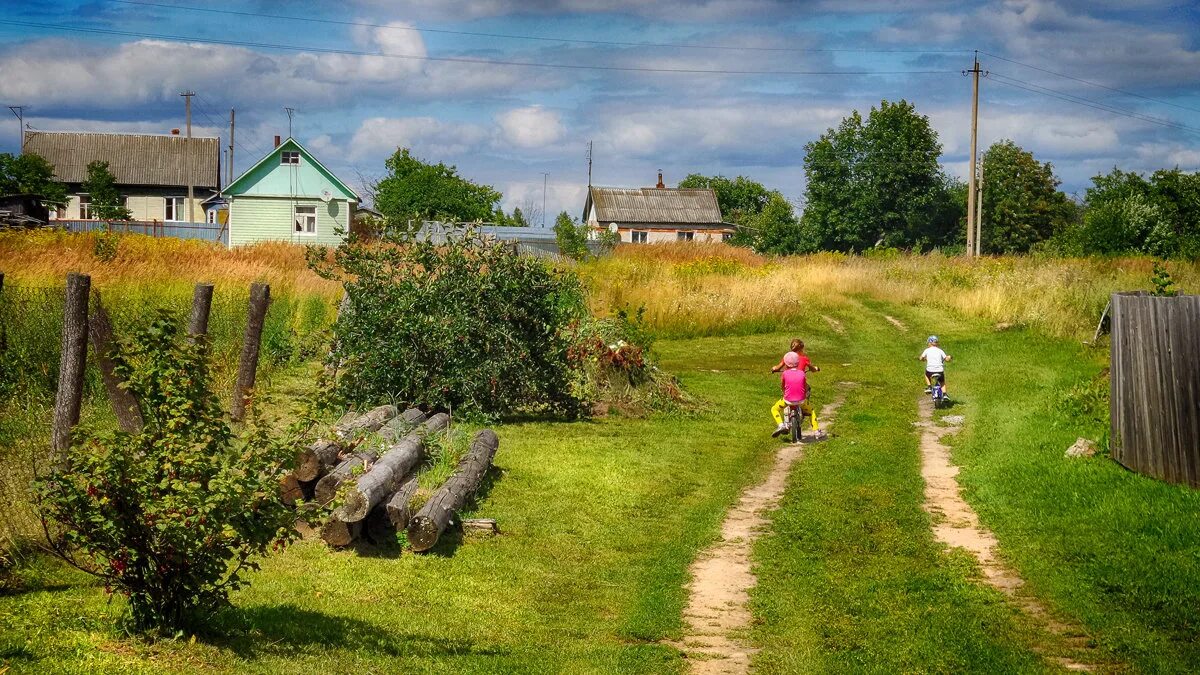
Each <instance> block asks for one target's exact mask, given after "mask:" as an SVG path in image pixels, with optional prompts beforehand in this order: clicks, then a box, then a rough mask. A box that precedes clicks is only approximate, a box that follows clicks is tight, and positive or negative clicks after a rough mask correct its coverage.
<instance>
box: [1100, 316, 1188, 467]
mask: <svg viewBox="0 0 1200 675" xmlns="http://www.w3.org/2000/svg"><path fill="white" fill-rule="evenodd" d="M1111 349H1112V363H1111V390H1110V396H1109V405H1110V413H1111V420H1112V422H1111V423H1112V456H1113V459H1115V460H1117V461H1118V462H1120V463H1121V464H1122V465H1124V466H1125V467H1127V468H1129V469H1132V470H1134V471H1137V472H1138V473H1142V474H1145V475H1147V476H1153V477H1155V478H1159V479H1161V480H1164V481H1167V482H1169V483H1185V484H1188V485H1191V486H1192V487H1200V296H1197V295H1185V296H1178V297H1173V298H1162V297H1153V296H1149V295H1146V294H1144V293H1142V294H1128V293H1114V294H1113V296H1112V346H1111Z"/></svg>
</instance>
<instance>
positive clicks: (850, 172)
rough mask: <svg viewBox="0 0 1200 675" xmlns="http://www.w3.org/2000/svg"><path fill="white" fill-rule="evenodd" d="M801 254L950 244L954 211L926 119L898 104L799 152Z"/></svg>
mask: <svg viewBox="0 0 1200 675" xmlns="http://www.w3.org/2000/svg"><path fill="white" fill-rule="evenodd" d="M805 150H806V155H805V158H804V171H805V175H806V176H807V178H808V185H807V188H806V193H805V196H806V202H807V205H806V207H805V210H804V216H803V219H802V225H803V232H804V241H803V248H804V249H805V250H837V251H862V250H865V249H867V248H870V247H873V246H877V245H882V246H889V247H903V248H910V247H911V248H931V247H934V246H942V245H946V244H948V243H952V242H953V241H954V238H955V230H956V229H957V228H956V223H957V222H958V218H957V216H958V208H957V205H956V202H955V200H954V199H953V198H952V195H951V192H950V186H951V183H950V181H948V180H947V178H946V177H945V175H944V174H943V173H942V170H941V167H940V165H939V164H938V158H939V156H940V155H941V151H942V148H941V144H940V143H939V142H938V138H937V133H936V132H935V131H934V130H933V127H932V126H930V124H929V118H927V117H925V116H923V115H919V114H918V113H917V112H916V109H915V108H914V107H913V106H912V104H910V103H908V102H906V101H903V100H902V101H900V102H899V103H890V102H888V101H883V102H882V103H880V105H879V107H878V108H872V109H871V112H870V114H869V115H868V116H867V119H866V120H863V118H862V116H861V115H860V114H859V113H858V112H857V111H855V112H854V113H852V114H851V115H850V116H849V117H846V118H845V119H843V120H842V123H841V124H840V125H839V126H838V127H837V128H836V129H830V130H828V131H827V132H826V133H825V134H823V135H822V136H821V137H820V138H818V139H817V140H816V141H813V142H811V143H809V144H808V145H806V146H805Z"/></svg>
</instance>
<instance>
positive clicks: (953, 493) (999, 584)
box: [917, 396, 1098, 672]
mask: <svg viewBox="0 0 1200 675" xmlns="http://www.w3.org/2000/svg"><path fill="white" fill-rule="evenodd" d="M917 408H918V411H919V415H920V421H919V422H918V423H917V426H919V427H921V428H922V433H921V477H922V478H924V479H925V504H924V508H925V511H927V512H928V513H929V515H930V518H931V520H932V525H933V534H934V536H935V537H937V540H938V541H940V542H942V543H943V544H946V545H947V546H957V547H959V548H962V549H964V550H966V551H967V552H968V553H970V554H971V555H972V556H973V557H974V558H975V560H976V562H977V563H978V564H979V569H980V570H981V571H982V572H983V581H984V582H985V583H986V584H988V585H989V586H991V587H992V588H995V589H996V590H998V591H1000V592H1001V593H1003V594H1004V595H1005V597H1006V598H1007V599H1008V600H1009V602H1011V603H1012V604H1013V605H1015V606H1016V607H1017V608H1018V609H1019V610H1020V611H1021V612H1022V613H1024V614H1025V615H1027V616H1028V617H1030V618H1031V619H1032V620H1033V622H1034V623H1035V624H1036V625H1037V626H1038V627H1039V628H1040V629H1041V630H1042V631H1044V632H1046V633H1049V634H1050V635H1052V636H1053V637H1054V638H1056V639H1058V640H1060V641H1061V642H1062V644H1063V645H1064V646H1065V647H1067V649H1068V650H1070V651H1072V652H1076V653H1079V652H1086V651H1087V650H1089V649H1090V646H1089V644H1088V639H1087V636H1086V633H1084V631H1083V629H1082V628H1081V627H1079V626H1075V625H1070V624H1067V623H1063V622H1061V621H1058V620H1057V619H1055V618H1053V617H1052V616H1051V615H1050V613H1049V612H1048V611H1046V608H1045V607H1044V606H1042V604H1041V603H1039V602H1038V601H1037V600H1036V599H1034V598H1032V597H1030V596H1029V594H1028V593H1023V592H1021V590H1022V587H1023V586H1024V583H1025V582H1024V581H1023V580H1022V579H1021V577H1020V576H1019V575H1018V574H1017V573H1016V571H1014V570H1013V569H1012V568H1010V567H1008V566H1007V565H1005V564H1004V562H1003V561H1001V560H1000V557H999V555H998V554H997V548H998V547H999V542H998V541H997V540H996V535H995V534H993V533H992V531H991V530H989V529H987V528H986V527H984V526H983V525H982V524H981V523H980V522H979V515H978V514H976V513H975V509H973V508H971V505H970V504H968V503H967V502H966V500H964V499H963V497H962V494H961V491H960V488H959V485H958V478H957V476H958V467H957V466H956V465H955V464H954V463H953V462H952V461H951V460H950V448H949V447H948V446H947V445H946V444H945V443H943V442H942V438H943V437H944V436H948V435H952V434H955V433H957V432H958V431H959V430H960V429H961V428H962V427H961V426H960V425H961V423H962V417H960V416H952V415H948V416H946V417H945V418H943V421H945V422H948V424H946V425H939V424H936V423H934V421H933V403H932V402H931V401H930V400H929V397H927V396H923V397H922V398H921V400H920V403H919V404H918V406H917ZM1034 649H1035V650H1036V651H1037V652H1038V653H1040V654H1041V655H1042V656H1043V657H1045V658H1047V659H1050V660H1052V661H1054V662H1056V663H1057V664H1058V665H1060V666H1062V667H1063V668H1065V669H1067V670H1072V671H1084V672H1092V671H1095V670H1096V669H1097V666H1095V665H1092V664H1090V663H1082V662H1079V661H1076V660H1073V659H1070V658H1067V657H1064V656H1059V655H1056V654H1051V653H1048V652H1049V650H1047V649H1045V648H1043V647H1040V646H1039V647H1035V648H1034ZM1055 651H1058V650H1055ZM1089 656H1090V654H1089ZM1092 661H1093V662H1098V660H1095V659H1093V660H1092Z"/></svg>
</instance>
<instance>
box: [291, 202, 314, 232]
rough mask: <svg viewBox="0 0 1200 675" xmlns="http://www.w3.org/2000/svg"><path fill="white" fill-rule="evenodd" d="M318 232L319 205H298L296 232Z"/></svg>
mask: <svg viewBox="0 0 1200 675" xmlns="http://www.w3.org/2000/svg"><path fill="white" fill-rule="evenodd" d="M316 233H317V207H315V206H297V207H296V234H310V235H315V234H316Z"/></svg>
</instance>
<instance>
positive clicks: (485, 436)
mask: <svg viewBox="0 0 1200 675" xmlns="http://www.w3.org/2000/svg"><path fill="white" fill-rule="evenodd" d="M499 446H500V439H499V438H497V437H496V432H494V431H492V430H491V429H484V430H483V431H480V432H479V433H477V434H475V438H473V439H472V440H471V449H470V450H469V451H468V452H467V454H466V456H465V457H463V458H462V460H461V461H459V463H458V468H457V469H455V471H454V475H453V476H451V477H450V479H449V480H447V481H446V484H445V485H443V486H442V487H441V488H440V489H439V490H438V491H437V492H435V493H434V494H433V496H432V497H430V498H429V501H428V502H426V503H425V506H423V507H421V510H420V511H418V512H417V515H415V516H413V517H412V520H410V521H409V523H408V542H409V544H411V545H412V547H413V550H414V551H427V550H429V549H431V548H433V545H434V544H436V543H437V540H438V537H440V536H441V535H442V532H444V531H445V530H446V526H447V525H449V524H450V519H451V518H452V517H453V516H454V513H455V512H456V511H458V510H459V509H461V508H462V507H463V506H464V505H465V504H466V503H467V501H468V500H469V499H470V498H471V497H472V496H473V495H474V494H475V491H476V490H478V489H479V485H480V483H482V482H483V477H484V475H485V474H486V473H487V470H488V468H489V467H490V466H491V465H492V458H493V457H495V456H496V448H498V447H499Z"/></svg>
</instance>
